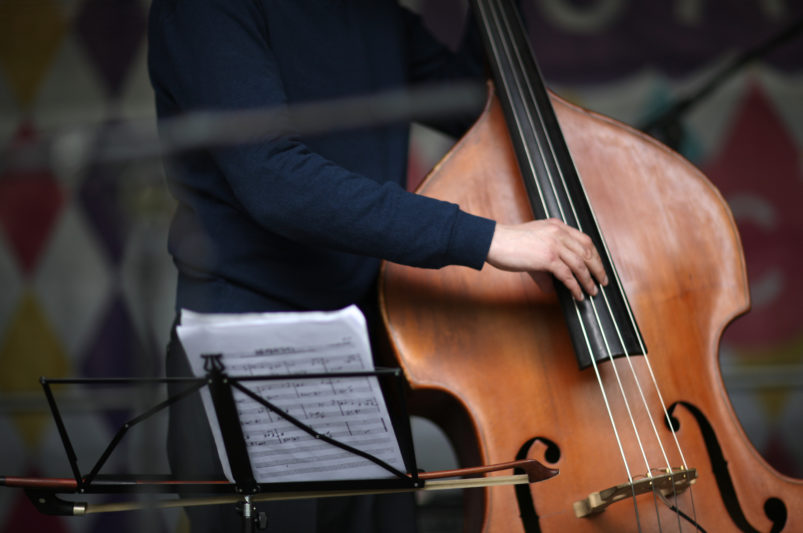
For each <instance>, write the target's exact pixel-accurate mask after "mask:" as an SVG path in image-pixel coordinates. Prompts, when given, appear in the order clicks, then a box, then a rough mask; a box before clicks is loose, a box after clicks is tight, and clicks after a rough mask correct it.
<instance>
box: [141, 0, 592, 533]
mask: <svg viewBox="0 0 803 533" xmlns="http://www.w3.org/2000/svg"><path fill="white" fill-rule="evenodd" d="M149 44H150V49H149V70H150V74H151V80H152V83H153V86H154V91H155V93H156V104H157V110H158V114H159V117H160V118H169V117H172V116H176V115H180V114H182V113H187V112H192V111H197V110H207V109H215V110H227V109H230V110H233V109H248V108H265V107H275V108H278V109H281V108H282V107H283V106H287V105H292V104H298V103H302V102H308V101H319V100H331V99H335V98H339V97H344V96H354V95H360V94H369V93H374V92H378V91H384V90H390V89H396V88H400V87H404V86H406V85H410V84H415V83H420V82H424V81H427V82H437V81H447V80H455V79H460V78H465V77H466V76H471V77H480V76H481V74H482V70H481V69H480V68H479V65H478V62H477V61H475V60H473V57H475V56H472V54H471V53H470V52H469V47H468V46H466V47H464V49H462V50H461V52H460V53H457V54H452V53H450V52H449V51H448V50H447V49H446V48H444V47H443V46H442V45H441V44H439V43H438V42H437V41H436V40H435V39H433V38H432V36H431V35H430V34H429V33H428V32H427V31H426V30H425V29H424V27H423V26H422V24H421V22H420V20H419V19H418V18H417V17H415V16H414V15H413V14H411V13H410V12H408V11H406V10H404V9H403V8H401V7H399V6H398V5H397V4H396V3H395V2H394V1H393V0H154V1H153V3H152V7H151V15H150V27H149ZM452 131H453V132H454V131H456V130H454V129H452ZM408 133H409V132H408V127H407V126H406V125H394V126H387V127H381V128H370V129H362V130H355V131H348V132H338V133H333V134H325V135H319V136H316V137H308V138H300V137H297V136H284V137H276V138H272V139H269V140H266V141H264V142H259V143H253V144H249V145H243V146H237V147H232V148H225V149H215V150H202V151H195V152H192V153H188V154H185V155H183V156H181V157H180V158H178V159H176V160H175V161H171V162H170V164H169V165H168V167H167V176H168V184H169V186H170V190H171V192H172V194H173V195H174V196H175V198H176V200H177V202H178V206H177V211H176V214H175V217H174V219H173V223H172V226H171V230H170V237H169V249H170V252H171V254H172V255H173V258H174V261H175V264H176V266H177V268H178V272H179V279H178V290H177V299H176V308H177V309H181V308H187V309H191V310H194V311H200V312H254V311H274V310H276V311H278V310H313V309H315V310H321V309H338V308H342V307H345V306H347V305H349V304H352V303H356V304H358V305H360V307H361V308H362V309H363V310H364V312H365V313H366V314H367V315H368V320H369V323H370V322H371V321H372V318H373V317H372V315H373V310H374V308H375V299H374V296H375V295H374V293H373V290H374V284H375V281H376V276H377V273H378V268H379V264H380V261H381V260H382V259H386V260H390V261H395V262H400V263H404V264H408V265H413V266H419V267H426V268H438V267H442V266H445V265H450V264H457V265H464V266H468V267H472V268H477V269H480V268H482V267H483V265H484V263H486V262H487V263H489V264H491V265H493V266H495V267H498V268H502V269H506V270H514V271H522V272H524V271H526V272H532V273H543V272H549V273H552V274H554V275H555V276H556V277H557V278H558V279H559V280H561V281H562V282H563V283H565V284H566V285H567V287H568V288H569V289H570V290H571V292H572V293H573V294H574V295H575V297H576V298H578V299H579V298H582V297H583V289H582V288H581V287H583V288H584V289H585V290H586V291H587V292H588V293H589V294H593V293H595V291H596V288H595V284H594V278H596V279H597V280H598V281H601V282H604V281H605V280H604V270H603V269H602V265H601V261H600V260H599V257H598V255H597V253H596V251H595V250H594V248H593V245H592V244H591V241H590V239H588V238H587V237H586V236H584V235H583V234H581V233H580V232H578V231H576V230H574V229H572V228H570V227H568V226H566V225H564V224H562V223H560V222H556V221H539V222H530V223H528V224H523V225H518V226H503V225H499V224H496V223H495V222H494V221H492V220H489V219H486V218H481V217H477V216H473V215H471V214H469V213H466V212H464V211H462V210H461V209H460V208H459V207H458V206H456V205H454V204H450V203H446V202H441V201H437V200H434V199H430V198H425V197H422V196H417V195H415V194H412V193H409V192H406V190H405V188H404V179H405V176H406V160H407V147H408ZM177 344H178V343H176V342H173V343H172V347H171V349H170V351H169V354H168V361H167V367H168V373H169V374H173V375H187V374H189V369H188V367H187V364H186V358H185V356H184V355H183V352H182V351H181V350H180V347H179V346H177ZM183 403H186V402H183ZM183 403H182V405H178V406H176V408H175V409H174V411H173V413H172V414H171V416H172V417H173V419H172V420H171V426H170V430H171V431H170V453H171V465H172V467H173V469H174V471H175V472H176V473H177V474H178V475H182V476H183V475H189V474H193V473H194V474H200V475H212V476H217V477H220V474H219V472H220V470H219V465H218V464H217V458H216V455H215V451H214V448H213V445H212V441H211V438H210V436H209V430H208V428H207V427H206V422H205V420H204V417H203V412H202V410H201V409H200V406H199V405H197V404H193V405H183ZM405 502H406V503H405ZM227 512H228V513H231V511H230V510H220V511H189V513H190V516H191V519H192V526H193V531H194V532H195V531H202V530H208V531H220V530H225V529H224V528H226V527H237V526H236V523H237V522H236V520H237V517H236V516H228V517H225V516H223V515H224V514H225V513H227ZM383 518H384V519H386V520H385V521H383ZM227 519H228V520H229V522H225V521H226V520H227ZM269 520H271V526H270V530H271V531H284V530H285V529H286V530H288V531H315V530H316V528H317V530H318V531H341V530H342V531H371V530H376V531H393V530H396V531H410V530H411V529H412V528H413V527H414V524H413V523H411V521H412V520H413V513H412V509H411V500H409V499H406V500H404V501H403V502H402V503H399V502H398V500H392V501H390V502H386V501H385V500H382V499H373V498H368V499H360V500H348V501H342V502H334V503H332V502H326V501H324V500H322V501H321V502H302V503H286V504H280V505H275V506H273V507H272V508H271V509H270V510H269ZM225 523H228V524H230V526H227V525H224V524H225ZM201 528H203V529H201Z"/></svg>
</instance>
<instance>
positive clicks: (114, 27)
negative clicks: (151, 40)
mask: <svg viewBox="0 0 803 533" xmlns="http://www.w3.org/2000/svg"><path fill="white" fill-rule="evenodd" d="M145 28H146V18H145V12H144V7H143V5H142V2H141V1H139V0H114V1H113V2H110V1H109V0H88V1H87V2H86V3H85V4H84V5H83V7H82V9H81V11H80V13H78V16H77V18H76V22H75V32H76V35H77V37H78V40H79V42H81V43H82V44H83V45H84V48H85V50H86V54H87V56H88V57H89V60H90V62H91V63H92V65H93V66H94V67H95V68H96V69H97V71H98V73H99V74H100V77H101V78H102V79H103V81H104V82H105V84H106V88H107V90H108V91H109V94H110V95H112V96H116V95H117V94H118V93H119V91H120V87H121V86H122V84H123V81H124V80H125V78H126V75H127V74H128V72H129V70H131V63H132V61H133V59H134V57H135V55H136V53H137V49H138V48H139V46H140V44H141V43H142V41H143V39H144V36H145Z"/></svg>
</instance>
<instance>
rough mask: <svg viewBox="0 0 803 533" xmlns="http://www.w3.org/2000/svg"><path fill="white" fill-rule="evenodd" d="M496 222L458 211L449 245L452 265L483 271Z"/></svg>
mask: <svg viewBox="0 0 803 533" xmlns="http://www.w3.org/2000/svg"><path fill="white" fill-rule="evenodd" d="M495 228H496V222H495V221H493V220H491V219H489V218H484V217H480V216H476V215H470V214H468V213H466V212H465V211H458V212H457V218H456V220H455V225H454V228H453V230H452V239H451V242H450V243H449V257H451V261H450V263H452V264H455V265H463V266H467V267H471V268H475V269H477V270H481V269H482V266H483V265H484V264H485V259H486V258H487V257H488V250H489V249H490V247H491V239H492V238H493V235H494V229H495Z"/></svg>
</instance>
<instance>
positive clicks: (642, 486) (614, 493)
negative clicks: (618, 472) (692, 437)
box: [574, 467, 697, 518]
mask: <svg viewBox="0 0 803 533" xmlns="http://www.w3.org/2000/svg"><path fill="white" fill-rule="evenodd" d="M696 480H697V469H696V468H683V467H678V468H673V469H671V470H668V471H667V472H666V473H664V474H661V475H658V476H655V475H652V474H651V473H648V474H647V476H646V477H644V478H642V479H639V480H634V481H633V482H628V483H622V484H620V485H616V486H613V487H610V488H607V489H605V490H601V491H599V492H592V493H591V494H589V495H588V498H585V499H584V500H579V501H576V502H574V514H575V516H576V517H577V518H584V517H587V516H591V515H595V514H598V513H601V512H602V511H604V510H605V508H606V507H608V506H609V505H610V504H612V503H615V502H618V501H620V500H623V499H625V498H635V497H636V496H638V495H639V494H644V493H647V492H654V493H657V494H659V495H660V496H661V497H663V498H669V497H672V496H675V495H677V494H680V493H681V492H683V491H685V490H686V489H688V488H689V487H690V486H691V485H692V484H693V483H694V482H695V481H696Z"/></svg>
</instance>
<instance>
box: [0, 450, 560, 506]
mask: <svg viewBox="0 0 803 533" xmlns="http://www.w3.org/2000/svg"><path fill="white" fill-rule="evenodd" d="M509 469H519V470H522V471H524V473H523V474H514V475H509V476H490V477H482V478H468V479H446V478H454V477H462V476H477V475H480V474H487V473H490V472H497V471H500V470H509ZM557 474H558V471H557V470H554V469H551V468H547V467H545V466H544V465H542V464H541V463H539V462H538V461H536V460H534V459H522V460H518V461H511V462H507V463H499V464H495V465H488V466H476V467H469V468H458V469H454V470H439V471H435V472H421V473H419V474H418V478H419V479H421V480H424V481H425V484H424V485H423V486H421V487H399V488H388V489H364V490H360V489H354V490H351V489H348V490H321V491H304V490H297V491H287V492H265V493H261V494H254V495H251V496H250V498H251V501H252V502H264V501H276V500H296V499H304V498H331V497H336V496H357V495H363V494H390V493H396V492H413V491H416V492H417V491H435V490H454V489H467V488H476V487H492V486H500V485H521V484H525V483H535V482H537V481H543V480H545V479H549V478H551V477H554V476H556V475H557ZM0 486H6V487H13V488H22V489H24V490H25V491H26V492H27V493H28V496H29V497H30V499H31V501H32V502H33V503H34V505H35V506H36V507H37V509H38V510H39V511H40V512H42V513H45V514H58V515H86V514H94V513H110V512H120V511H135V510H140V509H144V508H149V509H169V508H175V507H196V506H202V505H218V504H227V503H237V502H240V501H242V499H243V496H241V495H235V494H227V495H221V496H212V497H202V498H181V499H177V500H161V501H155V502H154V501H148V502H118V503H106V504H89V503H86V502H68V501H64V500H61V499H59V498H57V497H56V496H55V494H56V493H74V492H76V491H77V490H78V483H77V481H76V480H75V479H71V478H30V477H14V476H0ZM188 487H191V488H195V489H204V488H207V489H216V490H224V491H225V490H231V491H232V492H233V491H234V490H235V487H236V485H235V484H233V483H231V482H229V481H227V480H202V481H178V480H111V479H97V480H95V481H94V482H93V484H92V485H91V489H90V490H87V491H86V492H93V493H101V492H102V491H103V489H107V490H108V492H112V490H111V489H114V492H119V491H120V490H121V489H123V490H125V489H129V490H137V491H141V490H143V489H149V488H150V489H151V490H153V491H154V492H175V491H178V490H179V489H181V488H188ZM87 488H89V487H87Z"/></svg>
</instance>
